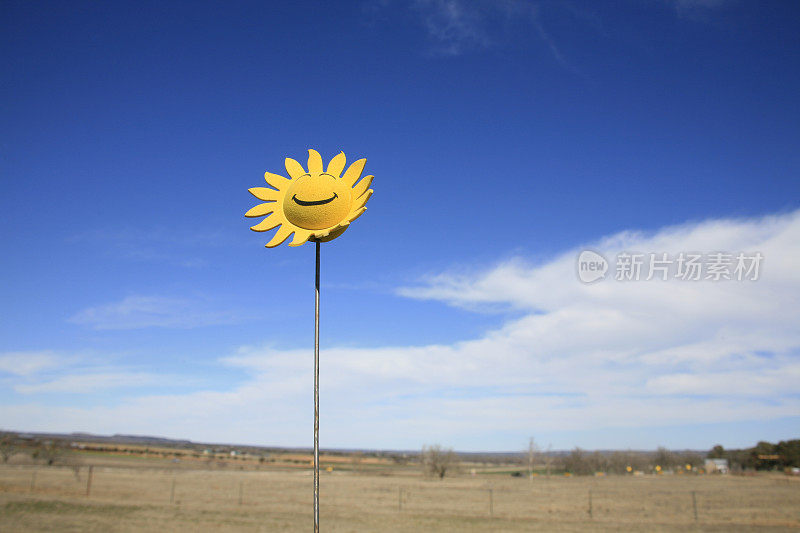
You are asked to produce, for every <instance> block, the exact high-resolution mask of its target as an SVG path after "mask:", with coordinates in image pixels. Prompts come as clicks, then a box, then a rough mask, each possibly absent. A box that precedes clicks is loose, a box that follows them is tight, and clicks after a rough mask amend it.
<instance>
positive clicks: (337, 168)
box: [328, 152, 347, 178]
mask: <svg viewBox="0 0 800 533" xmlns="http://www.w3.org/2000/svg"><path fill="white" fill-rule="evenodd" d="M346 162H347V158H346V157H345V156H344V152H339V153H338V154H336V155H335V156H333V159H331V162H330V163H328V174H330V175H331V176H336V177H337V178H338V177H339V176H340V175H341V174H342V170H344V165H345V163H346Z"/></svg>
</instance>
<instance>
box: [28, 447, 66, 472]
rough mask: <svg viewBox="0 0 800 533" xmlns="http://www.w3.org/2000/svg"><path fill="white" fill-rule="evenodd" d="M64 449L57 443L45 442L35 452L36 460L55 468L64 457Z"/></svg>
mask: <svg viewBox="0 0 800 533" xmlns="http://www.w3.org/2000/svg"><path fill="white" fill-rule="evenodd" d="M64 453H65V451H64V448H63V447H61V446H59V443H58V442H56V441H44V442H42V443H41V444H40V446H39V447H38V448H37V449H36V450H35V451H34V452H33V458H34V459H41V460H42V461H44V462H45V464H46V465H47V466H53V465H54V464H56V463H57V462H58V461H59V460H60V459H62V458H63V456H64Z"/></svg>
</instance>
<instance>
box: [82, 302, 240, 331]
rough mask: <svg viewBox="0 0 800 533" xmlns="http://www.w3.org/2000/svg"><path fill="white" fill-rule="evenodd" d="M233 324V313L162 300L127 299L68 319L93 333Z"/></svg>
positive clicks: (100, 306) (88, 309)
mask: <svg viewBox="0 0 800 533" xmlns="http://www.w3.org/2000/svg"><path fill="white" fill-rule="evenodd" d="M236 321H237V317H236V315H235V314H234V313H233V312H230V311H215V310H212V309H210V308H209V307H208V304H207V303H206V302H203V301H199V300H193V299H188V298H168V297H164V296H128V297H126V298H124V299H122V300H121V301H119V302H114V303H110V304H104V305H99V306H95V307H89V308H87V309H84V310H82V311H80V312H78V313H76V314H75V315H73V316H72V317H71V318H70V322H72V323H74V324H80V325H84V326H89V327H91V328H94V329H97V330H125V329H141V328H151V327H160V328H180V329H189V328H197V327H203V326H211V325H220V324H231V323H234V322H236Z"/></svg>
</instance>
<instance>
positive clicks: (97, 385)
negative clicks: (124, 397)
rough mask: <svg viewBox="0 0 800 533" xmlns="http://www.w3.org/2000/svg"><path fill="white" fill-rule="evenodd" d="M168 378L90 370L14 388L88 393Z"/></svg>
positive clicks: (29, 391) (22, 391)
mask: <svg viewBox="0 0 800 533" xmlns="http://www.w3.org/2000/svg"><path fill="white" fill-rule="evenodd" d="M167 382H168V378H166V377H165V376H158V375H155V374H148V373H145V372H128V373H124V372H105V373H98V372H94V371H90V372H88V373H83V374H69V375H64V376H60V377H57V378H55V379H52V380H50V381H43V382H39V383H20V384H17V385H15V386H14V390H15V391H16V392H19V393H20V394H36V393H43V392H47V393H53V392H66V393H76V394H88V393H92V392H97V391H99V390H104V389H122V388H131V387H143V386H148V385H154V384H157V383H167Z"/></svg>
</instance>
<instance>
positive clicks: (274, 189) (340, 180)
mask: <svg viewBox="0 0 800 533" xmlns="http://www.w3.org/2000/svg"><path fill="white" fill-rule="evenodd" d="M366 162H367V160H366V159H359V160H358V161H356V162H354V163H352V164H351V165H350V166H349V167H347V170H345V156H344V153H343V152H341V153H339V154H338V155H336V156H334V157H333V159H331V161H330V163H328V167H327V168H325V167H324V166H323V164H322V156H320V154H319V152H317V151H316V150H309V151H308V170H306V169H305V168H303V165H301V164H300V163H298V162H297V161H295V160H294V159H292V158H290V157H287V158H286V161H285V165H286V172H288V173H289V179H287V178H284V177H283V176H280V175H278V174H273V173H271V172H266V173H265V174H264V178H265V179H266V180H267V183H268V184H269V185H270V187H253V188H252V189H250V192H251V193H252V194H253V196H255V197H256V198H258V199H259V200H262V201H263V202H264V203H262V204H259V205H256V206H255V207H253V208H251V209H250V210H249V211H247V213H245V215H244V216H246V217H262V216H265V217H266V218H264V219H263V220H262V221H261V222H259V223H258V224H256V225H255V226H252V227H251V228H250V229H252V230H253V231H269V230H271V229H274V228H278V231H277V232H276V233H275V235H274V236H273V237H272V239H271V240H270V241H269V242H268V243H267V247H268V248H272V247H274V246H278V245H279V244H281V243H282V242H284V241H285V240H286V239H287V238H289V236H291V235H292V234H293V235H294V237H293V239H292V242H290V243H289V246H302V244H303V243H304V242H307V241H309V240H312V241H317V242H327V241H330V240H333V239H335V238H337V237H338V236H340V235H341V234H342V233H344V232H345V230H346V229H347V228H349V227H350V223H351V222H353V221H354V220H356V219H357V218H358V217H360V216H361V215H362V214H363V213H364V211H366V209H367V208H366V207H365V205H364V204H366V203H367V200H369V198H370V196H371V195H372V189H370V188H369V186H370V184H371V183H372V178H373V177H372V176H364V177H362V176H361V172H362V171H363V170H364V165H365V164H366Z"/></svg>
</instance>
